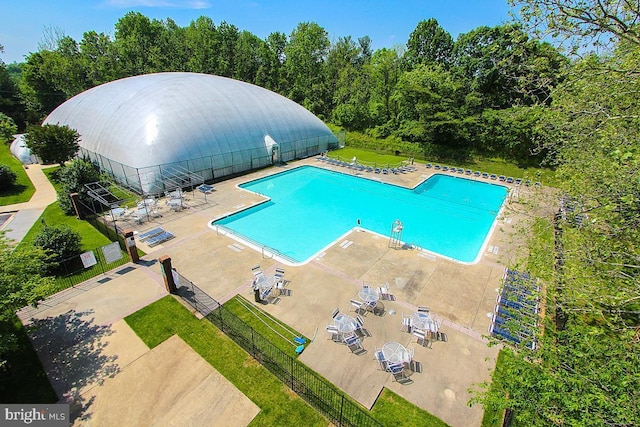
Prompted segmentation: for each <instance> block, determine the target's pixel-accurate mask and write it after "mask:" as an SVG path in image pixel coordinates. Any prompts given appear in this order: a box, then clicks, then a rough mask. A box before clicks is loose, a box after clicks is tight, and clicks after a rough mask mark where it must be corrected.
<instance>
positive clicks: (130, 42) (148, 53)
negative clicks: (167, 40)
mask: <svg viewBox="0 0 640 427" xmlns="http://www.w3.org/2000/svg"><path fill="white" fill-rule="evenodd" d="M115 29H116V31H115V40H114V43H115V46H116V51H117V55H118V63H119V64H120V67H121V68H122V72H123V74H124V75H125V76H137V75H140V74H146V73H153V72H158V71H162V70H161V69H160V67H159V65H160V56H161V55H160V45H161V44H160V43H159V40H160V37H161V34H162V31H163V25H162V22H160V21H158V20H156V19H154V20H150V19H149V18H147V17H146V16H144V15H142V14H141V13H139V12H128V13H127V14H126V15H124V16H123V17H122V18H120V19H119V20H118V22H116V25H115Z"/></svg>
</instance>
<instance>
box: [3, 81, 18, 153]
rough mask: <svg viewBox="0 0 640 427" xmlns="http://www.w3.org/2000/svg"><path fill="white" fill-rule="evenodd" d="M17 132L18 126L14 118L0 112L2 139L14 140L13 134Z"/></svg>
mask: <svg viewBox="0 0 640 427" xmlns="http://www.w3.org/2000/svg"><path fill="white" fill-rule="evenodd" d="M0 90H1V89H0ZM17 132H18V126H16V123H15V122H14V121H13V119H12V118H11V117H9V116H7V115H6V114H4V113H0V139H4V140H5V141H13V135H15V134H16V133H17Z"/></svg>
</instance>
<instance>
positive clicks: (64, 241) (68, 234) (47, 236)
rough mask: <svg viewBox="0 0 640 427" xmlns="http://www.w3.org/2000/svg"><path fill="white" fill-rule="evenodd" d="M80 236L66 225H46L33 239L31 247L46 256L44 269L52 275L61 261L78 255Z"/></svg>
mask: <svg viewBox="0 0 640 427" xmlns="http://www.w3.org/2000/svg"><path fill="white" fill-rule="evenodd" d="M80 240H81V237H80V234H79V233H78V232H77V231H75V230H73V229H72V228H71V227H69V226H67V225H64V224H63V225H47V224H44V227H42V229H41V230H40V232H39V233H38V234H36V236H35V237H34V238H33V245H34V246H36V247H39V248H41V249H42V250H43V251H44V252H45V253H46V254H47V258H46V261H45V263H44V264H45V269H46V271H47V272H49V273H54V272H55V271H56V270H57V268H58V267H59V265H60V263H61V262H62V261H65V260H67V259H69V258H71V257H73V256H75V255H78V254H79V253H80V247H81V245H80Z"/></svg>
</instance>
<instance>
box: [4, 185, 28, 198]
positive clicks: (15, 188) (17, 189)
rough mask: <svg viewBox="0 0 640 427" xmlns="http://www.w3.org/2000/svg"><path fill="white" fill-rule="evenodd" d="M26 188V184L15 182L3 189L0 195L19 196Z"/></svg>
mask: <svg viewBox="0 0 640 427" xmlns="http://www.w3.org/2000/svg"><path fill="white" fill-rule="evenodd" d="M26 190H27V186H26V185H22V184H14V185H12V186H11V187H9V188H5V189H3V190H2V191H0V196H17V195H19V194H22V193H23V192H24V191H26Z"/></svg>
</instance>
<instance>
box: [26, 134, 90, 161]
mask: <svg viewBox="0 0 640 427" xmlns="http://www.w3.org/2000/svg"><path fill="white" fill-rule="evenodd" d="M24 140H25V144H26V146H27V147H28V148H29V150H31V153H32V154H34V155H36V156H38V157H39V158H40V159H42V161H43V162H44V163H45V164H49V163H57V164H59V165H60V166H64V162H66V161H67V160H71V159H72V158H73V157H75V155H76V154H77V153H78V150H80V145H79V141H80V134H78V132H76V131H75V130H73V129H71V128H69V126H67V125H63V126H59V125H42V126H29V127H28V128H27V134H26V135H25V137H24Z"/></svg>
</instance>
